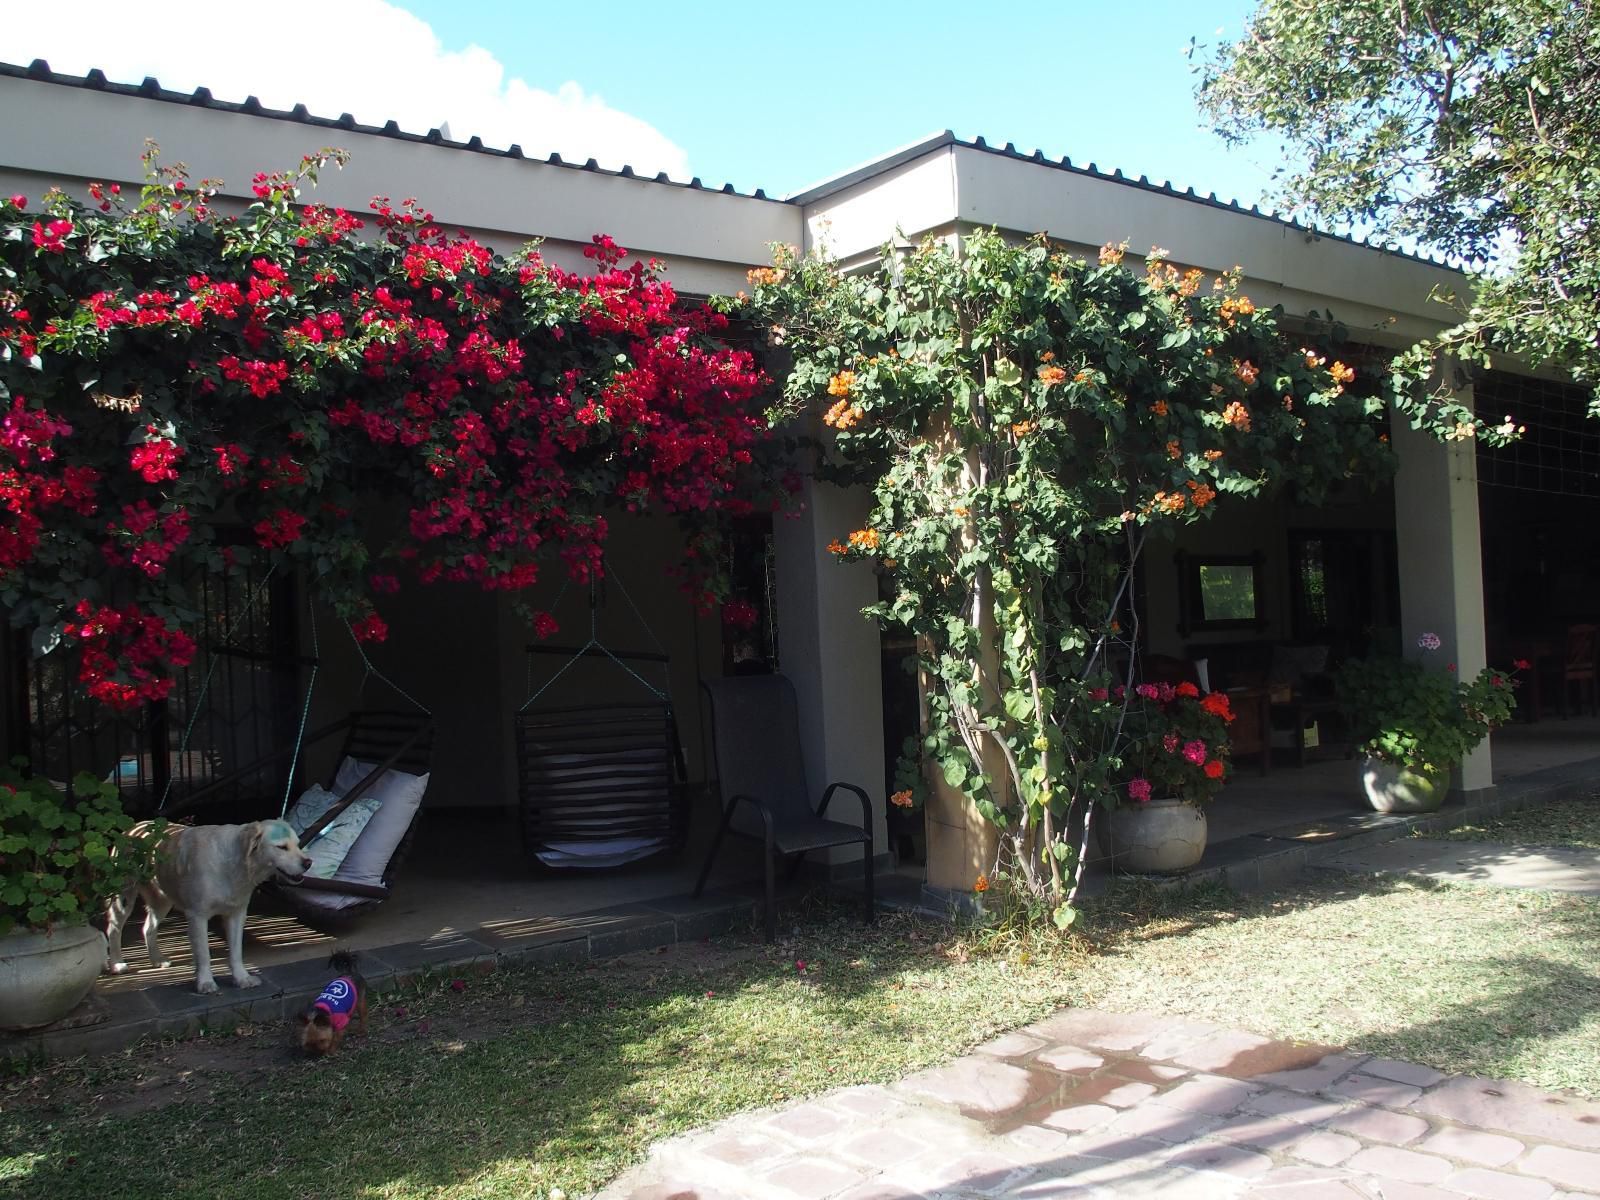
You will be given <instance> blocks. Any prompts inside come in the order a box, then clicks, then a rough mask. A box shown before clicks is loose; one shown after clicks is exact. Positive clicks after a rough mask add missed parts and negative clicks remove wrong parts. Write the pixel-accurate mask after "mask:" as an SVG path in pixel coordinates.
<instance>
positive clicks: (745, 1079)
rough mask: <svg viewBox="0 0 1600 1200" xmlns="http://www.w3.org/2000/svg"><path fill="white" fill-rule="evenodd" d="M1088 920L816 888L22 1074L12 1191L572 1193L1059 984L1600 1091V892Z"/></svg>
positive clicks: (1217, 906)
mask: <svg viewBox="0 0 1600 1200" xmlns="http://www.w3.org/2000/svg"><path fill="white" fill-rule="evenodd" d="M1083 925H1084V930H1083V932H1082V933H1080V934H1079V935H1077V936H1076V937H1075V938H1074V939H1072V940H1071V941H1070V942H1067V943H1062V942H1059V941H1053V940H1051V941H1044V940H1035V941H1031V942H1025V941H1017V940H1010V939H1001V938H994V937H989V938H986V937H984V936H981V935H979V934H977V933H973V932H968V933H966V934H964V935H959V936H957V935H952V933H951V932H950V931H949V930H948V929H945V928H943V927H939V926H935V925H927V924H922V923H919V922H916V921H914V920H912V919H910V918H906V917H886V918H885V919H884V920H883V921H882V922H881V923H880V924H879V926H878V927H877V928H875V929H873V930H863V929H862V928H861V927H860V926H859V925H856V924H854V923H852V922H851V920H850V919H849V915H848V910H839V911H837V912H835V911H832V910H827V909H818V910H817V911H815V912H813V913H810V914H808V916H807V919H806V924H805V926H804V928H805V930H806V932H805V934H804V936H802V937H799V938H797V939H793V940H790V941H788V942H784V943H780V944H779V945H778V946H776V947H768V946H764V945H762V944H761V943H760V942H759V941H758V940H756V938H755V937H754V935H753V933H752V934H745V935H739V936H731V937H727V938H721V939H717V940H716V941H714V942H711V943H701V944H695V945H689V946H682V947H677V948H674V949H672V950H670V951H667V952H664V953H657V954H643V955H635V956H633V957H630V958H628V959H625V960H621V961H619V962H615V963H608V964H602V965H594V966H586V967H564V968H548V969H540V970H527V971H524V970H507V971H502V972H500V973H498V974H496V975H492V976H487V977H482V978H471V979H466V980H462V981H459V982H460V989H459V990H458V989H457V988H455V987H452V985H451V981H449V980H435V981H432V982H430V983H428V984H426V985H423V986H419V987H417V988H414V989H411V990H410V991H408V992H407V993H405V994H397V995H394V996H391V997H387V998H385V1001H384V1003H383V1004H382V1005H380V1006H379V1007H378V1009H377V1010H376V1019H375V1025H374V1030H373V1033H372V1036H371V1037H370V1039H369V1040H368V1041H366V1042H365V1043H363V1041H362V1039H360V1038H355V1039H353V1040H352V1041H350V1042H347V1044H346V1048H345V1051H344V1052H343V1053H342V1054H341V1055H340V1056H338V1057H337V1058H335V1059H332V1060H329V1061H323V1062H315V1063H312V1062H305V1061H302V1060H299V1059H298V1058H296V1056H295V1055H294V1054H293V1053H291V1052H290V1051H289V1049H288V1048H287V1047H286V1045H285V1033H284V1031H283V1030H281V1029H257V1030H249V1031H244V1032H242V1033H240V1034H238V1035H234V1036H222V1037H213V1038H207V1039H201V1040H197V1041H191V1042H187V1043H168V1044H165V1045H161V1046H151V1047H143V1048H140V1049H137V1050H134V1051H131V1052H128V1053H126V1054H123V1055H119V1056H115V1057H113V1058H110V1059H104V1060H98V1061H93V1062H87V1063H82V1062H80V1063H68V1064H61V1065H57V1066H53V1067H51V1068H49V1069H46V1070H42V1071H38V1072H35V1073H33V1074H30V1075H16V1076H13V1077H11V1078H9V1079H7V1080H6V1081H5V1082H4V1083H3V1084H0V1195H19V1196H30V1197H32V1196H37V1197H49V1198H50V1200H73V1198H75V1197H94V1198H96V1200H110V1198H112V1197H138V1198H144V1197H150V1198H151V1200H157V1198H160V1200H168V1198H171V1200H178V1198H182V1197H196V1198H198V1197H212V1196H217V1195H224V1194H225V1195H227V1196H229V1197H230V1200H233V1198H240V1200H255V1198H265V1197H297V1198H298V1197H312V1196H315V1197H321V1196H335V1195H339V1196H352V1197H394V1198H411V1197H423V1196H427V1197H452V1198H453V1197H513V1196H515V1197H542V1196H545V1195H547V1194H548V1192H549V1189H551V1188H552V1187H559V1188H561V1189H563V1190H564V1191H565V1192H566V1193H567V1194H568V1195H569V1196H574V1197H576V1196H578V1195H581V1194H582V1193H584V1192H585V1191H588V1190H591V1189H593V1188H596V1187H598V1186H600V1185H601V1184H603V1183H604V1182H605V1181H606V1180H608V1179H610V1178H611V1177H612V1176H614V1175H615V1174H616V1173H618V1172H619V1171H620V1170H621V1169H622V1168H623V1167H624V1166H626V1165H627V1164H628V1163H630V1162H632V1161H635V1160H636V1159H637V1158H638V1157H639V1156H641V1155H642V1154H643V1152H644V1150H645V1149H646V1147H647V1146H648V1145H649V1143H650V1142H652V1141H653V1140H655V1139H656V1138H659V1137H662V1136H664V1135H667V1134H671V1133H674V1132H678V1131H681V1130H684V1129H688V1128H691V1127H694V1126H697V1125H700V1124H704V1123H706V1122H709V1121H713V1120H715V1119H717V1118H719V1117H722V1116H725V1115H727V1114H729V1113H732V1112H734V1111H737V1110H739V1109H743V1108H750V1107H757V1106H762V1105H767V1104H772V1103H778V1102H781V1101H784V1100H787V1099H790V1098H793V1097H799V1096H803V1095H807V1094H811V1093H814V1092H817V1091H821V1090H825V1089H827V1088H830V1087H834V1086H839V1085H844V1084H850V1083H858V1082H863V1081H869V1080H888V1079H893V1078H895V1077H898V1076H900V1075H903V1074H905V1073H907V1072H909V1071H911V1070H914V1069H916V1068H917V1067H920V1066H922V1065H925V1064H928V1063H931V1062H935V1061H938V1060H940V1059H942V1058H945V1057H948V1056H949V1055H951V1054H953V1053H955V1052H957V1051H960V1050H963V1049H966V1048H968V1047H970V1046H972V1045H973V1044H975V1043H977V1042H979V1041H982V1040H985V1039H987V1038H988V1037H990V1036H992V1035H993V1034H995V1033H998V1032H1000V1031H1002V1030H1004V1029H1007V1028H1011V1027H1014V1026H1016V1025H1019V1024H1022V1023H1025V1022H1027V1021H1029V1020H1031V1019H1033V1018H1035V1017H1037V1016H1039V1015H1041V1014H1043V1013H1045V1012H1047V1011H1049V1010H1050V1009H1052V1008H1054V1007H1056V1006H1058V1005H1061V1004H1069V1003H1070V1004H1082V1005H1098V1006H1101V1007H1105V1008H1112V1009H1122V1010H1127V1011H1136V1010H1144V1011H1154V1012H1168V1013H1172V1014H1173V1015H1175V1016H1177V1015H1182V1016H1192V1017H1200V1018H1205V1019H1210V1020H1215V1021H1219V1022H1224V1023H1227V1024H1230V1025H1238V1026H1244V1027H1247V1028H1250V1029H1254V1030H1257V1031H1259V1032H1262V1033H1269V1034H1275V1035H1279V1036H1290V1037H1300V1038H1306V1039H1311V1040H1317V1041H1325V1042H1334V1043H1341V1042H1347V1043H1350V1044H1352V1045H1354V1046H1356V1047H1358V1048H1359V1049H1362V1050H1370V1051H1373V1052H1377V1053H1383V1054H1389V1055H1396V1056H1399V1057H1403V1058H1409V1059H1414V1060H1416V1061H1420V1062H1424V1063H1428V1064H1431V1065H1434V1066H1437V1067H1440V1068H1442V1069H1446V1070H1460V1071H1472V1072H1477V1073H1482V1074H1488V1075H1496V1076H1509V1077H1514V1078H1519V1079H1524V1080H1527V1081H1529V1082H1533V1083H1537V1084H1541V1085H1544V1086H1547V1087H1572V1088H1576V1089H1579V1090H1581V1091H1584V1092H1587V1093H1588V1094H1591V1095H1600V980H1597V978H1596V966H1595V964H1596V963H1600V904H1597V902H1596V901H1595V900H1593V899H1590V898H1583V897H1572V896H1554V895H1548V894H1542V893H1531V892H1497V891H1493V890H1490V889H1486V888H1451V887H1441V886H1432V885H1414V884H1407V883H1401V882H1397V881H1393V880H1387V881H1386V880H1373V879H1368V878H1362V879H1359V880H1357V879H1354V878H1351V877H1345V876H1337V875H1330V876H1326V877H1319V878H1316V879H1313V880H1312V881H1311V882H1310V883H1308V884H1307V885H1305V886H1304V887H1302V888H1300V889H1298V890H1296V891H1293V892H1291V893H1287V894H1281V895H1278V896H1275V897H1249V898H1241V897H1236V896H1232V895H1229V894H1227V893H1224V892H1220V891H1213V892H1207V893H1201V894H1190V895H1188V896H1175V895H1173V894H1171V893H1157V892H1150V891H1139V890H1128V889H1124V890H1121V891H1117V892H1114V893H1112V894H1111V895H1110V896H1109V897H1107V898H1105V899H1104V900H1102V901H1101V902H1100V903H1099V905H1098V907H1097V908H1096V910H1095V911H1094V912H1092V913H1091V914H1090V915H1089V916H1087V917H1086V918H1085V920H1084V922H1083ZM802 964H803V965H802Z"/></svg>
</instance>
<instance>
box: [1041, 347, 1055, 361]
mask: <svg viewBox="0 0 1600 1200" xmlns="http://www.w3.org/2000/svg"><path fill="white" fill-rule="evenodd" d="M1055 360H1056V352H1055V351H1054V350H1046V351H1045V352H1044V353H1043V354H1041V355H1039V361H1040V362H1055Z"/></svg>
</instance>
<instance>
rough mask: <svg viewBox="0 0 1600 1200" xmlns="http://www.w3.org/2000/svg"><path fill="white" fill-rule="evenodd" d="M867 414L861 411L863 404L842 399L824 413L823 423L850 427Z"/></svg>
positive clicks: (845, 427)
mask: <svg viewBox="0 0 1600 1200" xmlns="http://www.w3.org/2000/svg"><path fill="white" fill-rule="evenodd" d="M866 415H867V414H866V413H864V412H862V411H861V406H860V405H858V404H851V403H850V401H848V400H840V401H839V402H838V403H836V404H835V405H834V406H833V407H832V408H830V409H829V410H828V411H827V412H825V413H823V414H822V423H823V424H824V425H828V426H831V427H832V428H834V429H849V428H850V427H851V426H853V425H857V424H859V423H860V421H861V418H862V417H864V416H866Z"/></svg>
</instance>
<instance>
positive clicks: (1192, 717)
mask: <svg viewBox="0 0 1600 1200" xmlns="http://www.w3.org/2000/svg"><path fill="white" fill-rule="evenodd" d="M1117 697H1118V699H1124V700H1125V701H1126V703H1125V705H1124V706H1123V707H1122V708H1121V710H1120V712H1121V716H1122V738H1121V748H1120V751H1119V753H1118V758H1119V759H1120V760H1121V763H1122V766H1121V769H1120V770H1119V772H1118V773H1117V776H1116V787H1115V789H1114V790H1113V792H1112V794H1111V797H1110V800H1111V804H1112V807H1111V811H1110V812H1109V813H1108V814H1107V817H1106V820H1105V821H1103V822H1102V823H1101V824H1100V826H1099V828H1100V830H1101V838H1102V844H1103V846H1104V848H1105V849H1106V851H1107V852H1108V853H1109V854H1110V855H1111V858H1112V862H1113V864H1114V865H1115V866H1116V867H1117V868H1118V869H1119V870H1123V871H1132V872H1136V873H1138V874H1175V873H1177V872H1180V871H1187V870H1188V869H1189V868H1190V867H1192V866H1194V865H1195V864H1196V863H1198V862H1199V861H1200V858H1201V856H1202V855H1203V854H1204V853H1205V849H1206V814H1205V809H1204V807H1203V806H1204V805H1205V803H1206V802H1207V801H1209V800H1211V799H1212V798H1213V797H1215V796H1216V794H1217V793H1218V792H1219V791H1221V790H1222V785H1223V784H1224V783H1225V782H1226V781H1227V777H1228V753H1229V747H1228V725H1229V724H1230V723H1231V722H1232V721H1233V708H1232V706H1231V705H1230V704H1229V703H1228V697H1227V696H1226V695H1225V694H1223V693H1221V692H1205V693H1202V692H1201V691H1200V689H1199V688H1197V687H1196V686H1195V685H1194V684H1192V683H1179V684H1176V685H1174V684H1170V683H1142V684H1140V685H1139V686H1138V687H1136V688H1134V690H1133V694H1132V695H1129V696H1126V697H1124V696H1123V695H1122V693H1121V689H1120V688H1119V689H1118V691H1117Z"/></svg>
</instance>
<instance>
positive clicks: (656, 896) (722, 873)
mask: <svg viewBox="0 0 1600 1200" xmlns="http://www.w3.org/2000/svg"><path fill="white" fill-rule="evenodd" d="M1494 756H1495V778H1496V781H1497V782H1501V781H1504V780H1508V779H1512V778H1517V777H1521V776H1525V775H1529V774H1532V773H1534V772H1537V771H1541V770H1546V769H1549V768H1552V767H1559V766H1564V765H1568V764H1571V763H1574V762H1579V761H1582V760H1585V759H1591V758H1600V720H1597V719H1594V718H1583V719H1573V720H1569V721H1562V720H1545V721H1540V722H1538V723H1536V724H1531V725H1529V724H1518V725H1512V726H1508V727H1507V728H1505V729H1503V730H1500V731H1499V732H1497V733H1496V734H1495V735H1494ZM1355 773H1356V767H1355V764H1354V762H1353V761H1352V760H1350V759H1346V758H1345V757H1344V756H1343V752H1342V750H1340V749H1337V748H1328V749H1325V750H1323V751H1322V757H1321V758H1319V759H1318V760H1316V761H1312V762H1310V763H1308V764H1307V765H1306V766H1304V767H1296V766H1291V765H1286V764H1283V763H1280V764H1278V765H1275V766H1274V767H1273V769H1272V770H1271V771H1270V772H1269V773H1268V774H1267V775H1265V776H1263V775H1260V774H1258V773H1257V772H1256V771H1255V770H1254V769H1253V768H1252V767H1251V766H1250V765H1249V764H1248V763H1246V764H1243V765H1242V766H1241V769H1240V770H1239V773H1238V774H1237V776H1236V777H1235V778H1234V779H1233V780H1232V782H1230V784H1229V786H1228V788H1227V789H1226V790H1225V791H1224V792H1223V793H1222V795H1221V796H1220V797H1219V798H1218V800H1217V802H1216V803H1215V804H1213V805H1212V806H1211V808H1210V809H1209V810H1208V817H1209V821H1210V843H1211V846H1212V851H1216V852H1217V853H1220V854H1224V855H1226V851H1225V850H1224V843H1227V842H1230V841H1234V840H1235V839H1240V838H1248V839H1249V840H1250V841H1252V842H1257V841H1262V840H1268V839H1273V838H1276V839H1277V840H1303V837H1304V830H1305V827H1307V826H1316V825H1319V824H1320V823H1323V822H1328V821H1333V820H1337V819H1339V818H1348V817H1355V816H1358V815H1359V814H1362V813H1365V812H1367V810H1366V807H1365V804H1364V803H1363V801H1362V799H1361V796H1360V792H1359V789H1358V787H1357V784H1356V780H1355ZM1369 815H1370V814H1369ZM715 816H716V813H715V809H714V807H713V806H712V805H711V804H710V803H709V802H708V801H706V800H704V799H702V801H701V803H700V805H699V807H698V809H697V811H696V812H695V813H694V818H695V819H694V820H692V821H691V825H690V829H691V832H690V841H689V845H688V847H687V849H686V850H685V852H684V853H683V854H681V855H679V856H678V857H676V858H675V859H671V860H665V861H663V860H656V861H647V862H644V863H641V864H638V865H637V866H633V867H627V868H623V869H621V870H613V871H599V872H584V871H575V870H569V871H553V870H544V869H532V868H530V867H529V865H528V863H527V860H526V859H525V858H524V857H523V855H522V850H521V839H520V836H519V835H518V832H517V830H516V827H515V823H514V820H513V818H512V816H511V815H510V814H506V815H500V814H488V813H484V812H481V811H473V812H451V811H450V810H440V811H436V812H429V813H425V814H424V816H423V824H422V826H421V828H420V829H419V831H418V838H417V842H416V848H415V849H414V850H413V852H412V855H411V857H410V859H409V860H408V861H407V862H406V864H405V867H404V869H403V871H402V873H401V875H400V878H399V881H398V883H397V886H396V888H395V892H394V895H393V897H392V898H391V899H389V900H388V901H386V902H385V903H384V904H383V905H381V906H380V907H378V908H377V909H376V910H373V911H370V912H368V913H367V914H365V915H364V916H362V917H361V918H359V919H358V920H357V921H355V922H351V923H349V924H347V925H346V926H344V927H342V928H341V927H336V926H330V927H328V928H326V929H313V928H311V927H310V926H308V925H306V924H304V923H303V922H301V921H299V920H297V919H295V918H294V917H291V916H284V915H275V914H274V913H272V912H271V911H270V908H269V907H268V906H267V905H264V904H262V903H260V902H258V903H257V905H256V906H255V911H252V913H251V916H250V920H249V922H248V923H247V925H246V935H245V960H246V962H247V963H248V964H249V965H250V967H251V968H252V969H254V968H256V967H258V966H261V967H266V966H273V965H277V964H282V963H289V962H296V961H300V960H304V959H314V960H317V961H321V960H323V959H325V958H326V957H327V955H328V954H329V953H331V951H332V949H333V947H334V946H335V945H339V946H344V947H349V948H352V949H356V950H368V951H371V950H376V949H379V948H381V947H389V946H395V945H397V944H401V943H420V944H428V943H432V942H437V941H439V940H440V939H449V938H460V937H469V938H476V939H478V940H480V941H483V942H485V943H488V944H492V945H496V946H498V945H500V944H502V943H510V944H516V943H518V942H521V941H526V940H528V939H530V938H531V939H540V940H548V939H549V937H550V936H551V934H552V932H553V931H555V930H558V929H560V928H563V927H566V926H568V925H570V922H571V919H572V918H574V917H576V916H578V915H579V914H592V913H595V912H599V911H602V910H619V909H620V910H626V909H627V907H628V906H630V905H639V904H648V903H649V902H651V901H660V900H664V899H667V898H670V897H685V896H687V895H688V893H689V890H690V889H691V888H692V887H693V886H694V878H695V874H696V873H697V871H698V869H699V866H700V864H701V862H702V861H703V858H704V855H705V851H706V848H707V846H708V844H709V839H710V835H711V831H712V826H713V823H714V820H715ZM1297 834H1299V835H1300V836H1295V835H1297ZM1263 835H1265V837H1263ZM1285 835H1289V836H1285ZM1212 851H1208V855H1207V857H1208V860H1210V859H1212V858H1215V857H1217V853H1213V852H1212ZM760 872H761V867H760V856H759V853H758V852H757V848H756V846H755V845H754V844H753V843H751V842H749V841H747V840H745V839H739V838H730V839H729V840H728V842H727V843H726V844H725V846H724V848H723V851H722V853H721V854H720V855H719V857H718V862H717V865H716V869H715V871H714V872H713V874H712V878H711V883H710V887H711V888H712V889H714V890H724V891H725V890H728V889H734V890H743V889H744V888H745V887H746V885H748V884H749V883H750V882H751V881H754V880H756V879H759V877H760ZM1096 873H1097V874H1098V873H1099V872H1096ZM896 874H897V875H899V876H901V877H906V876H915V875H919V874H920V871H919V870H918V869H915V868H909V867H902V868H900V870H899V871H898V872H896ZM885 882H886V883H890V881H889V880H886V881H885ZM134 924H136V923H135V922H130V925H134ZM161 941H162V945H163V948H164V949H165V950H166V951H167V957H168V958H169V959H171V961H172V963H173V965H172V966H171V967H168V968H166V969H164V970H157V971H152V970H150V969H148V968H147V967H145V966H144V961H145V954H144V947H143V943H142V942H141V941H140V940H139V934H138V930H137V929H136V928H130V929H128V930H126V931H125V932H124V942H125V944H127V946H128V950H127V955H128V961H129V963H130V964H131V965H132V966H134V967H135V968H136V969H135V970H132V971H130V972H129V973H128V974H126V975H122V976H119V977H116V978H106V979H103V980H102V981H101V983H100V985H99V986H100V987H101V988H102V989H104V990H106V991H108V992H115V991H120V990H127V989H136V988H143V987H148V986H150V985H152V984H163V983H175V982H182V981H187V980H188V979H190V978H191V977H192V969H191V967H190V965H189V942H188V934H187V932H186V930H185V928H184V925H183V921H182V919H181V918H179V917H178V916H177V915H176V914H174V916H173V917H172V918H170V919H169V920H168V921H167V923H166V924H165V925H164V926H163V927H162V933H161ZM212 954H213V959H214V961H215V962H216V963H217V964H218V966H219V967H220V966H221V964H222V963H223V961H224V959H225V957H226V954H225V951H224V949H223V947H222V944H221V940H220V938H218V937H217V936H216V934H215V933H213V936H212Z"/></svg>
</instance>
